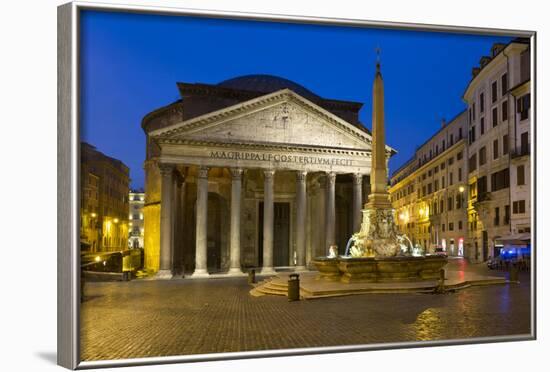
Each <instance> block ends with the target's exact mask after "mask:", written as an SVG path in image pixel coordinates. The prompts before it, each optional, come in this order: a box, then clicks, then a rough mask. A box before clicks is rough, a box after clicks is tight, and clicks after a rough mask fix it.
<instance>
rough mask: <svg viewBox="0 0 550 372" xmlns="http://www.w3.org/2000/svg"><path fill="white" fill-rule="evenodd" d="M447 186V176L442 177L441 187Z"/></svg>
mask: <svg viewBox="0 0 550 372" xmlns="http://www.w3.org/2000/svg"><path fill="white" fill-rule="evenodd" d="M444 187H445V176H443V177H441V188H444Z"/></svg>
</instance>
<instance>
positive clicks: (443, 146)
mask: <svg viewBox="0 0 550 372" xmlns="http://www.w3.org/2000/svg"><path fill="white" fill-rule="evenodd" d="M441 151H445V140H443V141H442V142H441Z"/></svg>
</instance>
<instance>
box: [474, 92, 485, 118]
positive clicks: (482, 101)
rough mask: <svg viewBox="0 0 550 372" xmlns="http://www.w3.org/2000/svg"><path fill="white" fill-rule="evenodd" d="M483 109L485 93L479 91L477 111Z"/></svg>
mask: <svg viewBox="0 0 550 372" xmlns="http://www.w3.org/2000/svg"><path fill="white" fill-rule="evenodd" d="M483 111H485V94H483V93H481V94H480V95H479V112H483ZM474 119H475V118H474Z"/></svg>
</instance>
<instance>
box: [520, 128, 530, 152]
mask: <svg viewBox="0 0 550 372" xmlns="http://www.w3.org/2000/svg"><path fill="white" fill-rule="evenodd" d="M528 153H529V133H527V132H523V133H522V134H521V155H527V154H528Z"/></svg>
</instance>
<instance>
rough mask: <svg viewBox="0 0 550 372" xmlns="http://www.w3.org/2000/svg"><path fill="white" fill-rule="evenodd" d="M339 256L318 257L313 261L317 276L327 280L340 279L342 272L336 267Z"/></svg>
mask: <svg viewBox="0 0 550 372" xmlns="http://www.w3.org/2000/svg"><path fill="white" fill-rule="evenodd" d="M338 261H339V258H337V257H335V258H328V257H318V258H316V259H315V260H314V261H313V263H314V264H315V267H316V268H317V270H318V271H319V278H321V279H328V280H340V277H341V276H342V274H341V273H340V270H339V269H338Z"/></svg>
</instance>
